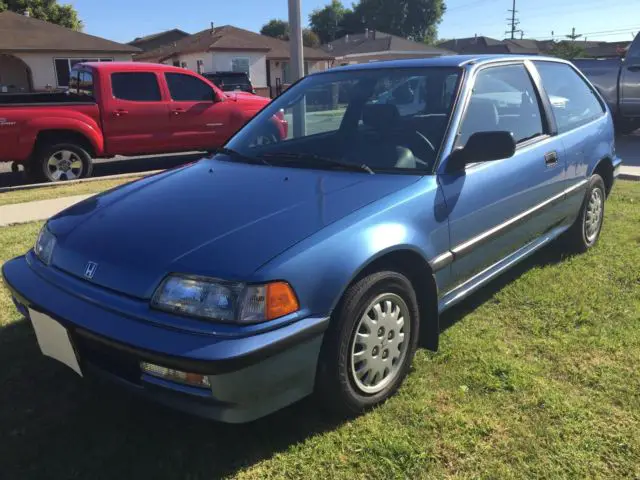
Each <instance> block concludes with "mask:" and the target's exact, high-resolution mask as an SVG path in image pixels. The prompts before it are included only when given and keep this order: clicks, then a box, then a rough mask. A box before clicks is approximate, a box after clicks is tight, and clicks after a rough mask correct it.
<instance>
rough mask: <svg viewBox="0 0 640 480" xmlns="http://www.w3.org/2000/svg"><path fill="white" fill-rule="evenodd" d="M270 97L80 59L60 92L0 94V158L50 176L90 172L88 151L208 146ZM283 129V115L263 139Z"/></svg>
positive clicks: (145, 66)
mask: <svg viewBox="0 0 640 480" xmlns="http://www.w3.org/2000/svg"><path fill="white" fill-rule="evenodd" d="M268 102H269V100H268V99H266V98H263V97H259V96H257V95H252V94H250V93H243V92H227V93H225V92H222V91H221V90H220V89H218V88H217V87H216V86H215V85H213V84H212V83H211V82H209V81H208V80H207V79H205V78H203V77H201V76H200V75H197V74H195V73H193V72H190V71H188V70H185V69H182V68H177V67H171V66H167V65H161V64H152V63H138V62H102V63H83V64H79V65H76V66H75V67H74V69H73V70H72V71H71V74H70V80H69V90H68V91H66V92H61V93H34V94H22V95H21V94H17V95H0V162H15V163H14V169H17V165H18V164H20V163H21V164H23V165H24V167H25V171H26V172H27V174H28V176H29V177H30V178H32V179H34V180H48V181H52V182H53V181H59V180H72V179H75V178H80V177H88V176H90V175H91V170H92V158H106V157H107V158H108V157H113V156H115V155H126V156H131V155H145V154H154V153H167V152H180V151H190V150H211V149H215V148H217V147H220V146H222V145H223V144H224V143H225V142H226V141H227V139H228V138H229V137H230V136H231V135H233V134H234V133H235V132H236V131H237V130H238V129H239V128H240V127H242V126H243V125H244V124H245V123H246V122H247V120H249V119H250V118H251V117H253V116H254V115H255V114H256V113H257V112H258V111H259V110H260V109H262V107H264V106H265V105H266V104H267V103H268ZM286 134H287V124H286V121H285V119H284V116H283V115H282V116H280V117H278V118H274V122H273V129H272V130H271V131H268V132H265V137H266V138H265V139H262V140H263V141H266V142H268V141H271V140H273V139H274V137H275V138H277V137H280V138H283V137H286Z"/></svg>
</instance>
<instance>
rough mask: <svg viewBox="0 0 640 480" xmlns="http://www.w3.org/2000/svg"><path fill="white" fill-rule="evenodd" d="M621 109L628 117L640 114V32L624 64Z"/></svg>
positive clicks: (621, 79)
mask: <svg viewBox="0 0 640 480" xmlns="http://www.w3.org/2000/svg"><path fill="white" fill-rule="evenodd" d="M620 111H621V112H622V114H623V115H624V116H627V117H638V116H640V34H639V35H637V36H636V39H635V40H634V41H633V43H632V44H631V46H630V47H629V51H628V52H627V56H626V57H625V61H624V63H623V64H622V72H621V74H620Z"/></svg>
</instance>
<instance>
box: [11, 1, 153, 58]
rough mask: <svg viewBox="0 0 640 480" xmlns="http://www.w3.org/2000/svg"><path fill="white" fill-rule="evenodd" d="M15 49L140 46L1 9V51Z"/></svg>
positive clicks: (113, 49)
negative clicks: (125, 43)
mask: <svg viewBox="0 0 640 480" xmlns="http://www.w3.org/2000/svg"><path fill="white" fill-rule="evenodd" d="M16 50H21V51H24V50H34V51H67V52H117V53H136V52H139V51H140V49H138V48H136V47H133V46H131V45H124V44H122V43H117V42H112V41H111V40H105V39H104V38H100V37H94V36H93V35H87V34H86V33H82V32H76V31H75V30H71V29H69V28H65V27H61V26H59V25H55V24H53V23H49V22H45V21H43V20H38V19H37V18H33V17H27V16H25V15H20V14H18V13H14V12H11V11H8V10H7V11H4V12H2V13H0V52H1V51H16Z"/></svg>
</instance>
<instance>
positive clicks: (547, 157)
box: [544, 152, 558, 167]
mask: <svg viewBox="0 0 640 480" xmlns="http://www.w3.org/2000/svg"><path fill="white" fill-rule="evenodd" d="M557 163H558V152H548V153H545V154H544V164H545V165H546V166H547V167H553V166H554V165H556V164H557Z"/></svg>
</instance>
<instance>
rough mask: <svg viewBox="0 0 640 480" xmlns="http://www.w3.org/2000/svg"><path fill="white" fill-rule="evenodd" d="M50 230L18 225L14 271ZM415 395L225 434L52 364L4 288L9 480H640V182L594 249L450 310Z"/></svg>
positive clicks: (499, 284)
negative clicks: (336, 417)
mask: <svg viewBox="0 0 640 480" xmlns="http://www.w3.org/2000/svg"><path fill="white" fill-rule="evenodd" d="M38 227H39V226H38V225H37V224H27V225H19V226H13V227H6V228H3V229H0V262H2V261H4V260H6V259H8V258H10V257H12V256H14V255H17V254H20V253H22V252H23V251H25V250H27V249H28V248H29V247H30V245H31V244H32V242H33V239H34V237H35V235H36V232H37V230H38ZM442 323H443V324H444V327H443V328H444V331H443V333H442V337H441V347H440V351H439V352H438V353H430V352H427V351H425V350H420V351H418V353H417V355H416V358H415V362H414V369H413V371H412V373H411V374H410V375H409V377H408V379H407V381H406V383H405V385H404V386H403V388H402V389H401V390H400V392H399V394H398V395H397V396H396V397H394V398H393V399H391V400H390V401H388V402H387V403H386V404H385V405H383V406H381V407H379V408H377V409H376V410H374V411H372V412H370V413H368V414H367V415H364V416H362V417H359V418H357V419H355V420H352V421H348V422H337V421H332V420H329V419H328V417H325V416H323V415H322V413H320V411H319V409H318V408H317V406H316V405H315V404H314V403H313V402H312V401H304V402H301V403H299V404H297V405H295V406H293V407H291V408H288V409H285V410H284V411H281V412H279V413H277V414H275V415H272V416H270V417H267V418H265V419H263V420H260V421H258V422H255V423H253V424H249V425H240V426H237V425H236V426H234V425H222V424H216V423H213V422H208V421H205V420H202V419H199V418H192V417H190V416H187V415H183V414H180V413H175V412H173V411H170V410H166V409H163V408H161V407H158V406H155V405H152V404H148V403H146V402H143V401H141V400H137V399H133V398H132V397H130V396H129V395H128V394H124V393H123V392H120V391H118V390H116V389H112V388H105V387H103V386H93V385H92V384H89V383H86V382H83V381H82V380H81V379H79V378H76V376H75V374H74V373H73V372H71V370H68V369H67V368H66V367H63V366H61V365H58V364H56V363H55V362H52V361H49V360H46V359H44V358H43V357H42V356H41V355H40V353H39V350H38V347H37V346H36V342H35V338H34V336H33V334H32V331H31V329H30V327H29V325H28V324H27V322H25V321H24V320H22V319H21V318H20V317H19V316H18V315H17V314H16V313H15V311H14V309H13V307H12V305H11V304H10V300H9V297H8V294H7V292H6V290H4V289H3V288H2V287H0V324H1V327H0V365H2V368H1V369H0V384H1V385H2V388H0V445H2V447H1V448H0V458H2V463H1V465H0V468H1V470H0V471H1V472H2V474H1V475H0V476H2V477H3V478H11V479H18V478H19V479H27V478H47V479H62V478H65V479H67V478H79V479H89V478H90V479H101V478H105V479H106V478H109V479H112V478H122V479H125V478H139V479H158V478H180V479H191V480H193V479H213V478H219V477H222V476H231V477H239V478H246V479H265V478H284V477H286V478H305V479H311V478H349V479H360V478H362V479H364V478H367V479H368V478H385V479H386V478H411V479H413V478H453V477H455V478H496V479H502V478H535V477H537V478H550V479H555V478H602V479H613V478H616V479H617V478H630V479H632V478H635V479H638V478H640V184H639V183H635V184H633V183H629V182H619V183H618V185H617V186H616V187H615V189H614V192H613V194H612V197H611V199H610V201H609V202H608V203H607V212H606V217H605V224H604V231H603V234H602V237H601V239H600V242H599V244H598V246H597V247H596V248H595V249H594V250H592V251H591V252H589V253H587V254H585V255H580V256H573V257H568V258H562V257H561V256H560V255H559V254H558V253H557V252H556V251H555V250H554V249H553V248H547V249H545V250H543V251H541V252H539V253H538V254H536V255H534V256H533V257H532V258H530V259H529V260H527V261H526V262H525V263H524V264H521V265H519V266H518V267H516V269H515V270H514V271H511V272H509V273H507V274H505V275H504V276H503V277H502V278H500V279H499V280H497V281H496V282H494V283H493V284H491V285H489V286H488V287H486V288H485V289H483V290H482V291H480V292H478V293H477V294H476V295H475V296H473V297H472V298H470V299H469V300H468V301H465V302H464V303H463V304H462V305H461V306H459V307H458V308H455V309H454V310H452V311H450V312H448V313H447V314H445V316H444V318H443V319H442Z"/></svg>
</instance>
